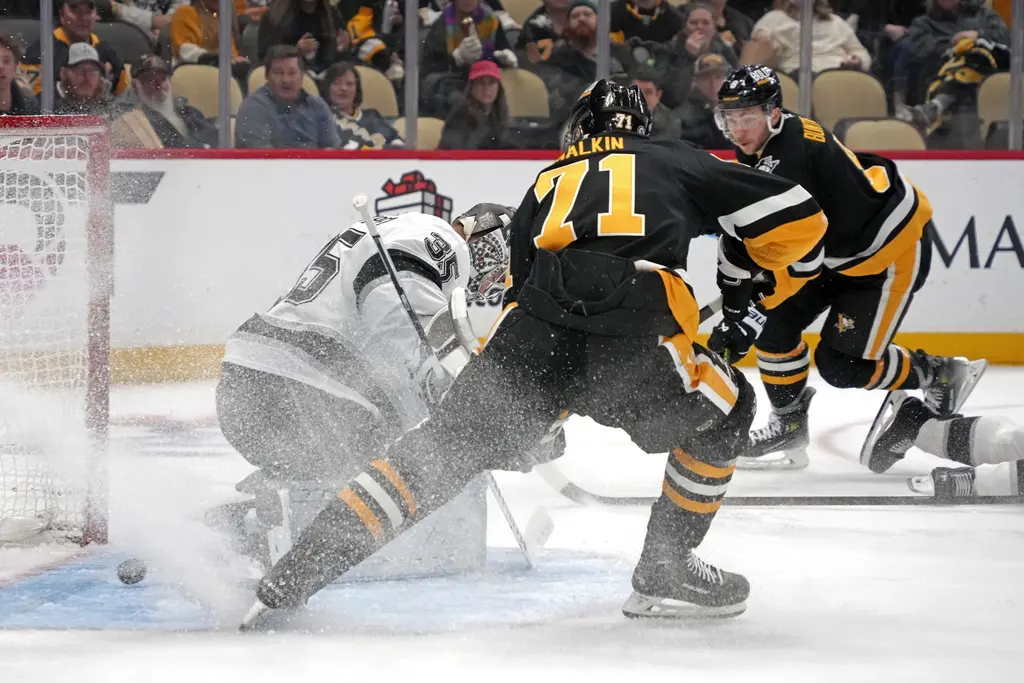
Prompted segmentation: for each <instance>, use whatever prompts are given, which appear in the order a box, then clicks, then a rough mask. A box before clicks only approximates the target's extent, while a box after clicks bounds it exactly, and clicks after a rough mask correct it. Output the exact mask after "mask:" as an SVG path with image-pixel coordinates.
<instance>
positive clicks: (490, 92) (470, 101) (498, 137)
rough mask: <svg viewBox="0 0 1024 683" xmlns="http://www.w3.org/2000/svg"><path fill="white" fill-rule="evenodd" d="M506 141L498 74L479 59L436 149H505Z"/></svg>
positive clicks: (505, 112)
mask: <svg viewBox="0 0 1024 683" xmlns="http://www.w3.org/2000/svg"><path fill="white" fill-rule="evenodd" d="M509 138H510V136H509V130H508V103H507V102H506V101H505V91H504V89H503V88H502V86H501V70H500V69H498V65H497V64H495V63H494V62H490V61H487V60H485V59H482V60H480V61H478V62H476V63H474V64H473V66H472V67H470V69H469V83H468V84H467V85H466V92H465V93H464V94H463V98H462V101H461V102H460V103H459V104H458V106H456V107H455V109H454V110H453V111H452V113H451V114H450V115H449V116H448V118H447V119H445V122H444V130H442V131H441V142H440V144H439V145H438V149H508V148H509V147H512V145H511V144H510V143H511V140H510V139H509Z"/></svg>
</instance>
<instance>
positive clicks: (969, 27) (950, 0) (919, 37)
mask: <svg viewBox="0 0 1024 683" xmlns="http://www.w3.org/2000/svg"><path fill="white" fill-rule="evenodd" d="M963 38H970V39H977V38H984V39H985V40H989V41H992V42H993V43H1002V44H1009V42H1010V35H1009V30H1008V29H1007V28H1006V24H1005V23H1004V22H1003V19H1002V17H1000V16H999V13H998V12H996V11H994V10H991V9H989V8H987V7H983V6H981V3H980V2H977V1H976V0H930V1H929V2H928V12H927V14H923V15H921V16H919V17H917V18H916V19H914V21H913V22H911V24H910V28H909V30H908V31H907V41H908V42H909V45H908V47H909V48H910V51H911V54H912V58H913V60H914V61H915V62H916V63H917V64H918V65H919V66H920V67H921V68H923V69H924V70H925V71H927V72H928V73H929V75H931V74H934V73H936V72H937V71H938V68H939V66H941V65H942V63H943V62H945V61H946V58H947V54H946V53H947V52H948V51H950V50H952V48H953V46H954V45H956V44H957V43H958V42H960V40H961V39H963Z"/></svg>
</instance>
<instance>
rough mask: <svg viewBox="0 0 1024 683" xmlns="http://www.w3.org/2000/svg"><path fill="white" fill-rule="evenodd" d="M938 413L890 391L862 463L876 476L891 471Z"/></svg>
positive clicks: (904, 394)
mask: <svg viewBox="0 0 1024 683" xmlns="http://www.w3.org/2000/svg"><path fill="white" fill-rule="evenodd" d="M933 417H935V413H934V412H933V411H932V409H931V408H928V407H927V406H926V405H925V404H924V403H923V402H922V401H920V400H918V399H916V398H913V397H912V396H910V395H909V394H907V392H905V391H902V390H896V391H890V392H889V393H888V394H887V395H886V397H885V400H884V401H882V407H881V408H879V409H878V414H877V415H875V420H874V422H872V423H871V428H870V429H869V430H868V435H867V438H866V439H865V440H864V445H863V446H861V449H860V464H861V465H864V467H867V468H868V469H870V470H871V471H872V472H874V473H875V474H882V473H883V472H887V471H888V470H889V468H891V467H892V466H893V465H895V464H896V463H897V462H899V461H900V460H902V459H903V456H904V455H906V453H907V451H908V450H910V448H911V447H912V446H913V445H914V439H915V438H916V437H917V433H918V431H920V429H921V427H922V425H924V423H925V422H927V421H928V420H929V419H931V418H933Z"/></svg>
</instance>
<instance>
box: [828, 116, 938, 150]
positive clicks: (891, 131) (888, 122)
mask: <svg viewBox="0 0 1024 683" xmlns="http://www.w3.org/2000/svg"><path fill="white" fill-rule="evenodd" d="M845 144H846V146H847V147H849V148H850V149H852V150H856V151H883V152H885V151H895V150H924V149H927V146H926V145H925V142H924V138H922V137H921V133H920V132H918V130H917V129H916V128H914V127H913V126H912V125H910V124H909V123H906V122H905V121H898V120H896V119H880V120H875V121H871V120H862V121H854V122H853V123H852V124H850V126H849V128H847V129H846V136H845Z"/></svg>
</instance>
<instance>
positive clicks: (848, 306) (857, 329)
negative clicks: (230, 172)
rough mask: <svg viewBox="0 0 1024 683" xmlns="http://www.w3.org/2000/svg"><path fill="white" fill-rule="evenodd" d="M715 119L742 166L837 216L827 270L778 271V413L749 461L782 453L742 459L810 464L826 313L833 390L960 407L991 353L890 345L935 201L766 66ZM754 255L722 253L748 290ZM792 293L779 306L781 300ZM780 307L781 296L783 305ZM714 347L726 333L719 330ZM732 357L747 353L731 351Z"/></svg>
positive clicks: (769, 337) (917, 271)
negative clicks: (840, 135)
mask: <svg viewBox="0 0 1024 683" xmlns="http://www.w3.org/2000/svg"><path fill="white" fill-rule="evenodd" d="M716 121H717V122H718V125H719V127H720V128H721V129H722V132H723V133H725V135H726V136H727V137H729V139H730V140H732V142H733V144H734V145H735V146H736V158H737V160H738V161H739V163H741V164H744V165H747V166H752V167H754V168H756V169H758V170H760V171H762V172H764V173H765V174H772V175H774V176H778V177H783V178H787V179H789V180H792V181H795V182H798V183H800V185H802V186H803V187H804V188H805V189H806V190H807V191H808V192H810V194H811V196H813V197H814V198H815V199H816V200H817V202H818V204H819V205H820V206H821V208H822V210H823V211H824V212H825V215H826V216H827V217H828V230H827V231H826V233H825V239H824V253H823V254H821V255H820V256H821V258H822V263H821V265H822V266H823V268H822V271H821V274H820V275H819V276H817V277H816V278H815V279H813V281H808V280H806V279H803V280H799V281H793V280H792V278H790V277H789V274H787V273H778V272H777V273H774V277H772V278H771V280H773V284H774V293H773V294H771V296H769V297H768V298H766V299H764V300H763V302H762V303H763V304H764V305H765V306H766V307H768V308H771V309H772V310H769V311H767V321H766V323H765V326H764V330H763V332H762V334H761V335H760V337H759V338H758V340H757V343H756V346H757V361H758V367H759V368H760V371H761V379H762V381H763V382H764V386H765V389H766V391H767V393H768V397H769V399H770V400H771V403H772V414H771V416H770V418H769V421H768V424H767V426H765V427H764V428H761V429H758V430H755V431H754V432H753V433H752V434H751V449H750V452H749V453H748V455H749V456H750V457H751V458H756V457H760V456H764V455H766V454H768V453H774V452H778V451H783V452H784V453H785V457H784V458H783V459H781V460H778V461H768V462H766V461H752V460H749V459H746V458H745V459H743V460H742V461H741V462H740V465H739V466H740V467H741V468H744V467H748V466H749V467H764V466H779V467H782V468H800V467H804V466H806V464H807V454H806V446H807V444H808V441H809V435H808V425H807V411H808V407H809V404H810V400H811V397H812V396H813V394H814V389H812V388H810V387H808V386H807V375H808V369H809V367H810V352H809V351H808V347H807V344H806V343H805V342H804V341H802V339H801V335H802V333H803V332H804V330H806V329H807V328H808V327H810V325H811V324H812V323H813V322H814V321H815V319H816V318H818V316H820V315H821V314H822V313H824V312H826V311H828V314H827V317H826V318H825V323H824V326H823V328H822V332H821V342H820V344H819V345H818V347H817V348H816V349H815V352H814V359H815V364H816V365H817V367H818V371H819V372H820V373H821V376H822V378H823V379H824V380H825V381H826V382H828V383H829V384H831V385H832V386H835V387H841V388H864V389H881V390H892V389H921V390H923V392H924V398H925V402H926V403H927V404H928V405H930V406H931V407H932V408H933V409H934V410H935V411H936V412H937V413H938V414H940V415H944V416H948V415H950V414H952V413H954V412H955V411H956V410H957V409H958V408H959V406H960V405H961V404H962V403H963V401H964V400H965V399H966V398H967V394H968V393H969V392H970V390H971V389H972V388H973V386H974V383H975V382H976V381H977V379H978V377H979V376H980V373H981V372H982V371H983V370H984V361H977V362H975V363H974V364H972V363H970V362H969V361H968V360H967V359H965V358H959V357H956V358H953V357H940V356H933V355H930V354H928V353H926V352H924V351H921V350H917V351H911V350H910V349H907V348H905V347H903V346H900V345H898V344H894V343H892V338H893V335H895V334H896V331H897V330H898V329H899V326H900V322H901V321H902V320H903V316H904V315H905V314H906V311H907V307H908V306H909V305H910V302H911V300H912V299H913V296H914V292H916V291H917V290H918V289H920V288H921V286H922V285H923V284H924V282H925V279H926V278H927V276H928V270H929V264H930V261H931V242H930V239H929V230H928V225H929V223H930V221H931V216H932V209H931V205H930V204H929V203H928V198H927V197H925V195H924V194H923V193H921V192H920V191H919V190H918V189H917V188H915V187H914V185H913V184H912V183H911V182H910V181H909V180H908V179H907V178H906V176H904V175H903V174H902V173H900V171H899V169H898V168H897V167H896V164H895V163H893V162H892V161H890V160H889V159H885V158H883V157H880V156H877V155H874V154H865V153H861V152H857V153H855V152H852V151H850V150H849V149H847V148H846V147H845V146H843V144H842V143H840V142H839V140H838V139H837V138H836V137H835V136H834V135H832V133H830V132H829V131H828V130H826V129H825V128H823V127H822V126H821V124H819V123H818V122H816V121H814V120H812V119H809V118H804V117H800V116H797V115H795V114H793V113H791V112H789V111H787V110H785V109H783V102H782V86H781V84H780V82H779V79H778V78H777V77H776V75H775V72H774V71H772V69H770V68H768V67H766V66H758V65H755V66H744V67H741V68H739V69H737V70H736V71H734V72H733V73H732V74H730V75H729V77H728V78H727V79H726V81H725V83H724V84H723V85H722V88H721V90H720V91H719V94H718V108H717V110H716ZM750 269H751V264H750V262H749V261H748V262H744V261H742V260H739V259H736V258H734V257H733V256H732V255H731V254H730V253H729V252H728V251H726V250H723V251H721V252H720V263H719V272H720V274H721V275H722V276H723V281H722V284H723V286H724V287H726V288H728V287H729V286H746V287H747V288H748V289H749V288H750V284H749V283H750V280H751V275H750ZM780 296H786V297H789V298H788V299H787V300H786V301H784V302H781V303H779V302H778V301H777V299H778V297H780ZM776 304H777V305H776ZM709 347H710V348H712V350H721V349H726V350H728V347H727V340H725V339H724V338H723V337H721V336H718V337H714V336H713V337H712V339H711V340H710V341H709ZM731 359H738V356H736V355H733V356H731Z"/></svg>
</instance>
